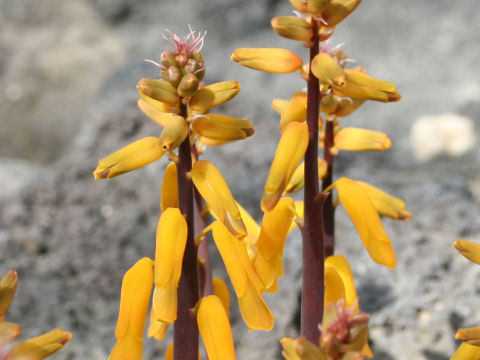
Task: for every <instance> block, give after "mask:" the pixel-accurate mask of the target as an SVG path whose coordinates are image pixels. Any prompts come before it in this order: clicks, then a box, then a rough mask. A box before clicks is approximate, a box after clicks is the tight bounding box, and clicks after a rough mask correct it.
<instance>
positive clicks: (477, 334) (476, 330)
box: [455, 326, 480, 346]
mask: <svg viewBox="0 0 480 360" xmlns="http://www.w3.org/2000/svg"><path fill="white" fill-rule="evenodd" d="M455 339H457V340H461V341H463V342H465V343H467V344H469V345H475V346H480V326H476V327H470V328H462V329H458V330H457V333H456V334H455Z"/></svg>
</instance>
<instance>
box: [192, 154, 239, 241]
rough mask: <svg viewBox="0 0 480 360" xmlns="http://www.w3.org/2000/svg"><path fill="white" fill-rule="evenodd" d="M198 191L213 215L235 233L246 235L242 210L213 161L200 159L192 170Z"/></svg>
mask: <svg viewBox="0 0 480 360" xmlns="http://www.w3.org/2000/svg"><path fill="white" fill-rule="evenodd" d="M190 176H191V177H192V181H193V183H194V184H195V187H196V188H197V190H198V192H199V193H200V194H201V195H202V197H203V198H204V199H205V201H206V203H207V205H208V208H209V210H210V212H211V213H212V215H213V216H214V217H215V218H216V219H218V220H220V221H221V222H222V223H223V224H224V225H225V226H226V227H227V228H228V229H229V230H230V231H231V232H232V233H233V234H235V235H237V236H245V235H246V234H247V231H246V229H245V224H244V223H243V221H242V217H241V215H240V210H239V209H238V207H237V204H236V202H235V199H234V198H233V195H232V193H231V191H230V189H229V187H228V185H227V183H226V182H225V180H224V179H223V176H222V174H220V171H218V169H217V168H216V167H215V165H213V164H212V163H211V162H209V161H206V160H200V161H197V162H196V163H194V164H193V167H192V171H191V172H190Z"/></svg>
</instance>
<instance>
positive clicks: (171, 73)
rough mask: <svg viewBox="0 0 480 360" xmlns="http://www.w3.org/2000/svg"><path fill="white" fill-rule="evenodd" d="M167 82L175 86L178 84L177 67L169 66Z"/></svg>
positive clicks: (178, 73)
mask: <svg viewBox="0 0 480 360" xmlns="http://www.w3.org/2000/svg"><path fill="white" fill-rule="evenodd" d="M167 79H168V81H169V82H170V83H171V84H173V85H175V86H177V85H178V83H179V82H180V79H181V77H180V70H178V67H177V66H170V67H169V68H168V76H167Z"/></svg>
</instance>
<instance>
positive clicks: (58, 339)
mask: <svg viewBox="0 0 480 360" xmlns="http://www.w3.org/2000/svg"><path fill="white" fill-rule="evenodd" d="M71 338H72V334H70V333H69V332H66V331H64V330H62V329H55V330H52V331H50V332H48V333H46V334H43V335H40V336H37V337H35V338H32V339H28V340H26V341H23V342H21V343H20V344H18V345H16V346H14V347H13V348H12V349H11V350H10V352H9V353H8V354H7V356H6V358H5V359H6V360H14V359H29V360H41V359H44V358H46V357H48V356H50V355H52V354H53V353H55V352H57V351H58V350H60V349H62V348H63V347H64V346H65V344H66V343H67V342H69V341H70V339H71Z"/></svg>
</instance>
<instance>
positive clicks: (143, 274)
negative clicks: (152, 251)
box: [108, 257, 153, 360]
mask: <svg viewBox="0 0 480 360" xmlns="http://www.w3.org/2000/svg"><path fill="white" fill-rule="evenodd" d="M152 265H153V261H152V260H150V259H149V258H146V257H145V258H142V259H140V260H138V261H137V262H136V263H135V265H133V266H132V267H131V268H130V269H129V270H128V271H127V272H126V273H125V275H124V277H123V281H122V291H121V296H120V311H119V314H118V321H117V327H116V329H115V337H116V338H117V342H116V344H115V346H114V347H113V349H112V352H111V353H110V357H109V358H108V359H109V360H141V359H142V352H143V340H142V339H143V330H144V327H145V321H146V318H147V310H148V303H149V301H150V293H151V291H152V284H153V267H152Z"/></svg>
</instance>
